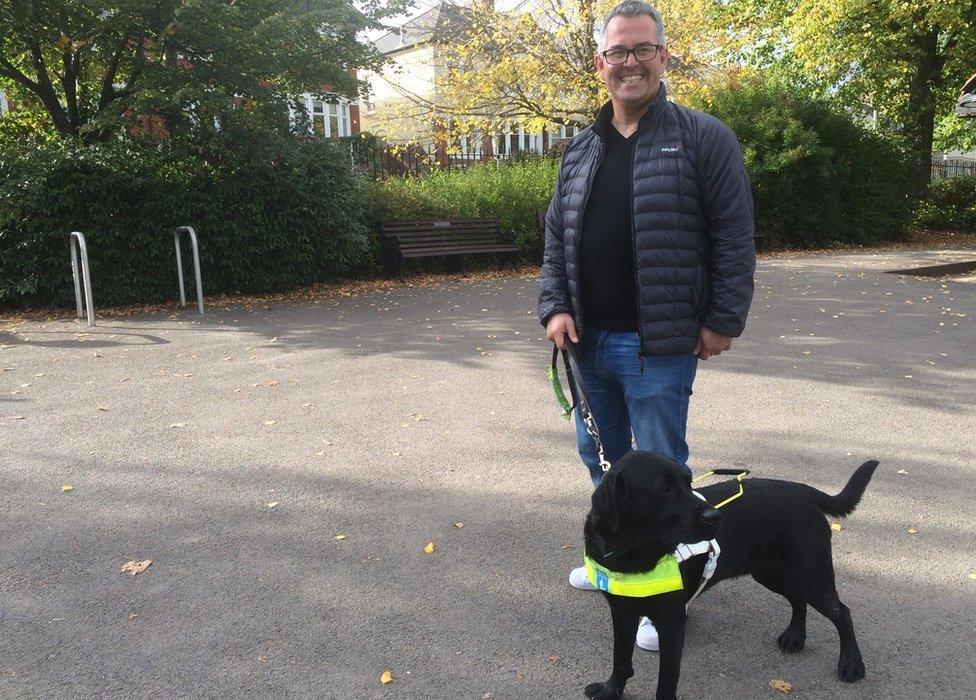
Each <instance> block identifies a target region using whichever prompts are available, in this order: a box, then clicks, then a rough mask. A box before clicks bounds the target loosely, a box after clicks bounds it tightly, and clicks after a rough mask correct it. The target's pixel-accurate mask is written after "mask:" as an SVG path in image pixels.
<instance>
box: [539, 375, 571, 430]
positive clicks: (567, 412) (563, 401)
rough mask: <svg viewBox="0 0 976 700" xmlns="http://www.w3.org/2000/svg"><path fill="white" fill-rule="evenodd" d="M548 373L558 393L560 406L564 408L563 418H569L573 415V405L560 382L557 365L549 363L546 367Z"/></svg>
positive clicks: (553, 388) (557, 398)
mask: <svg viewBox="0 0 976 700" xmlns="http://www.w3.org/2000/svg"><path fill="white" fill-rule="evenodd" d="M546 374H547V375H549V383H550V384H552V390H553V391H554V392H555V393H556V400H557V401H558V402H559V407H560V408H561V409H562V410H563V418H565V419H566V420H569V417H570V416H571V415H573V406H572V404H571V403H569V400H568V399H567V398H566V393H565V392H564V391H563V385H562V384H560V383H559V374H558V373H557V372H556V365H554V364H553V365H549V366H548V367H547V368H546Z"/></svg>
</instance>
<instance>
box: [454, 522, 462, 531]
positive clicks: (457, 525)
mask: <svg viewBox="0 0 976 700" xmlns="http://www.w3.org/2000/svg"><path fill="white" fill-rule="evenodd" d="M454 527H456V528H457V529H458V530H460V529H461V528H462V527H464V523H454Z"/></svg>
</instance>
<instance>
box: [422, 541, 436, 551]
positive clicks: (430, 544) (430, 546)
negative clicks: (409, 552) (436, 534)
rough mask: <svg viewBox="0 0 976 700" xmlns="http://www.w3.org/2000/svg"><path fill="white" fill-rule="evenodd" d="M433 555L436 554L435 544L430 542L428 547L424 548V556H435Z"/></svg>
mask: <svg viewBox="0 0 976 700" xmlns="http://www.w3.org/2000/svg"><path fill="white" fill-rule="evenodd" d="M433 553H434V543H433V542H428V543H427V546H425V547H424V554H433Z"/></svg>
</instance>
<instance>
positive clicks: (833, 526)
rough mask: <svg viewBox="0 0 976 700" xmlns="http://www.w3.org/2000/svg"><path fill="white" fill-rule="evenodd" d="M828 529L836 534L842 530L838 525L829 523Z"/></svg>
mask: <svg viewBox="0 0 976 700" xmlns="http://www.w3.org/2000/svg"><path fill="white" fill-rule="evenodd" d="M830 529H831V530H836V531H837V532H840V531H841V530H843V529H844V528H842V527H841V526H840V523H831V524H830Z"/></svg>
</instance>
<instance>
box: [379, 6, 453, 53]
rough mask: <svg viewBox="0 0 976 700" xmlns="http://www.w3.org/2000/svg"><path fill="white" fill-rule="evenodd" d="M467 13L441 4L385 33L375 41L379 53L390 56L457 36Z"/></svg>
mask: <svg viewBox="0 0 976 700" xmlns="http://www.w3.org/2000/svg"><path fill="white" fill-rule="evenodd" d="M468 14H469V11H468V9H467V8H465V7H458V6H457V5H453V4H451V3H449V2H442V3H440V4H438V5H436V6H435V7H433V8H432V9H430V10H428V11H427V12H425V13H423V14H422V15H417V16H416V17H414V18H413V19H412V20H410V21H409V22H405V23H404V24H403V25H402V26H401V27H400V29H399V30H397V31H392V32H387V33H386V34H384V35H383V36H381V37H380V38H379V39H377V40H376V42H375V46H376V48H377V49H378V50H379V52H380V53H384V54H390V53H394V52H396V51H402V50H404V49H409V48H412V47H414V46H418V45H420V44H425V43H428V42H430V41H433V40H435V39H436V38H438V37H441V38H443V39H444V40H447V39H448V37H451V36H455V37H456V36H457V33H458V32H459V31H460V30H461V29H463V28H464V27H465V25H466V24H467V20H468Z"/></svg>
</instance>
